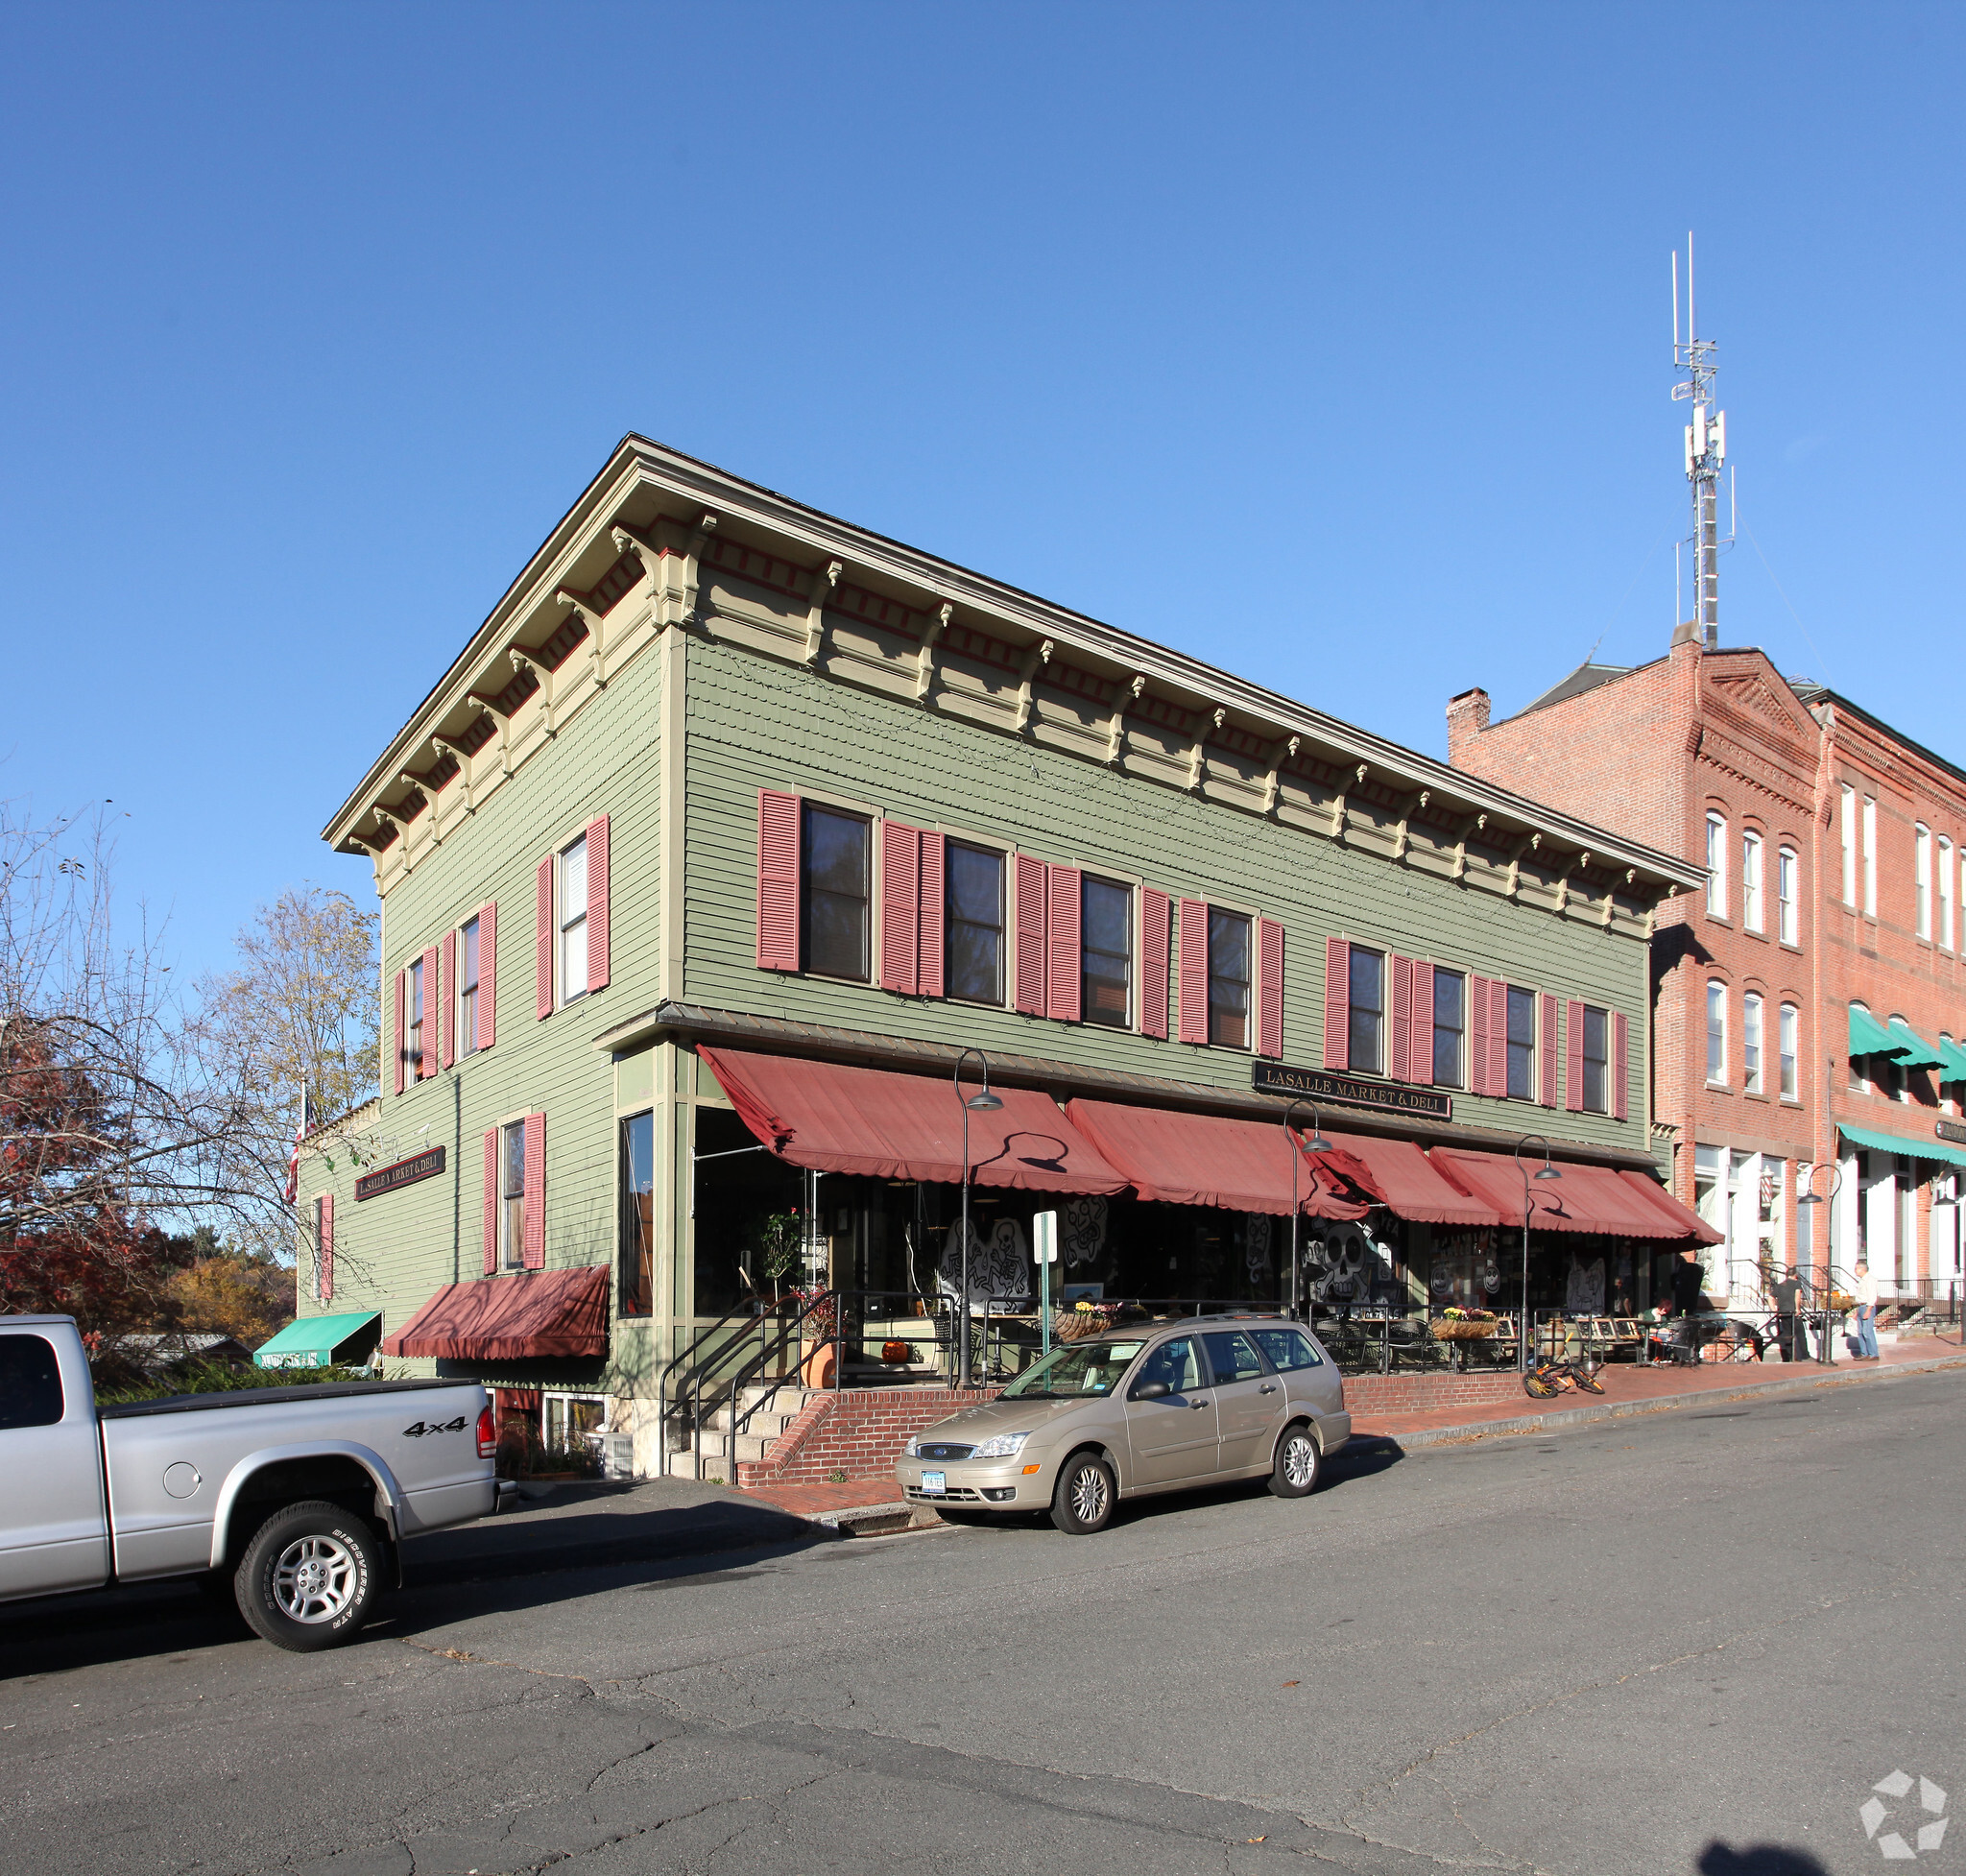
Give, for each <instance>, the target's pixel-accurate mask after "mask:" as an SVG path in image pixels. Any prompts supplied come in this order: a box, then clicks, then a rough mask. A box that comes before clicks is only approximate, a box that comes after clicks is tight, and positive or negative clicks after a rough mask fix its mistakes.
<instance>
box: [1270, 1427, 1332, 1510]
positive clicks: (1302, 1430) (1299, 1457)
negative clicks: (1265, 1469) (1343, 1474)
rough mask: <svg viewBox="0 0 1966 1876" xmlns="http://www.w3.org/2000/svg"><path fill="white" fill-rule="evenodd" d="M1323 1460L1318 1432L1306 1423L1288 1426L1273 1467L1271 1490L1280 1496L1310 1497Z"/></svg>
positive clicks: (1278, 1447) (1278, 1445)
mask: <svg viewBox="0 0 1966 1876" xmlns="http://www.w3.org/2000/svg"><path fill="white" fill-rule="evenodd" d="M1321 1463H1322V1459H1321V1456H1320V1455H1319V1453H1318V1450H1317V1436H1316V1434H1314V1433H1313V1432H1312V1431H1310V1429H1309V1428H1308V1427H1307V1426H1304V1425H1303V1424H1302V1423H1300V1424H1299V1425H1297V1426H1295V1427H1285V1428H1284V1429H1283V1438H1282V1439H1280V1440H1279V1441H1278V1442H1277V1459H1276V1463H1275V1464H1274V1465H1273V1466H1271V1468H1270V1490H1271V1491H1273V1492H1274V1493H1275V1494H1276V1495H1277V1496H1278V1497H1279V1498H1308V1497H1309V1496H1310V1494H1311V1493H1312V1492H1313V1491H1315V1490H1316V1489H1317V1475H1318V1468H1319V1466H1320V1465H1321Z"/></svg>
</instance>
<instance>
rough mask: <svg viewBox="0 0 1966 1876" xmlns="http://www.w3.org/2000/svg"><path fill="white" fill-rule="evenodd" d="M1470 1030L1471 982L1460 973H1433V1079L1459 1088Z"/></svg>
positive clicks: (1444, 1084)
mask: <svg viewBox="0 0 1966 1876" xmlns="http://www.w3.org/2000/svg"><path fill="white" fill-rule="evenodd" d="M1467 1030H1468V980H1467V978H1466V977H1464V976H1462V974H1460V973H1459V972H1458V971H1438V970H1437V971H1435V972H1434V974H1433V1080H1434V1086H1435V1087H1437V1088H1458V1087H1460V1086H1461V1085H1462V1082H1461V1049H1462V1044H1463V1041H1464V1039H1465V1037H1466V1035H1467Z"/></svg>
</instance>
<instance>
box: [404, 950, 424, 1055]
mask: <svg viewBox="0 0 1966 1876" xmlns="http://www.w3.org/2000/svg"><path fill="white" fill-rule="evenodd" d="M405 997H406V1001H407V1003H408V1006H409V1007H408V1018H409V1020H408V1022H405V1023H404V1024H403V1061H404V1063H405V1065H406V1067H407V1070H408V1073H409V1078H410V1079H411V1080H412V1081H417V1080H420V1079H421V1077H422V1073H423V960H422V959H421V958H419V959H418V960H417V961H416V963H414V964H413V965H411V966H410V969H409V989H408V991H407V992H406V994H405Z"/></svg>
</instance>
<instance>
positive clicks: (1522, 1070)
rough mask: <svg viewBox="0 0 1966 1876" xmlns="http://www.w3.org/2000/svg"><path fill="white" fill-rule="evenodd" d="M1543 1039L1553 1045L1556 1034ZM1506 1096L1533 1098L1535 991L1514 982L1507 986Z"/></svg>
mask: <svg viewBox="0 0 1966 1876" xmlns="http://www.w3.org/2000/svg"><path fill="white" fill-rule="evenodd" d="M1544 1043H1545V1046H1546V1047H1549V1048H1554V1047H1555V1046H1556V1038H1555V1037H1554V1036H1546V1037H1545V1038H1544ZM1509 1098H1510V1099H1511V1100H1515V1101H1533V1100H1534V1099H1535V1098H1536V993H1535V992H1534V991H1533V990H1518V989H1517V988H1516V987H1515V985H1514V984H1511V985H1510V986H1509Z"/></svg>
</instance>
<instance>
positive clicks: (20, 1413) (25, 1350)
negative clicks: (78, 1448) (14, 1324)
mask: <svg viewBox="0 0 1966 1876" xmlns="http://www.w3.org/2000/svg"><path fill="white" fill-rule="evenodd" d="M61 1409H62V1402H61V1369H60V1364H59V1363H58V1361H57V1360H56V1359H55V1344H54V1343H53V1342H51V1341H50V1340H49V1339H48V1338H47V1337H46V1336H45V1335H0V1428H7V1427H52V1426H53V1425H54V1424H55V1423H56V1422H57V1421H58V1420H60V1418H61ZM91 1463H93V1462H91Z"/></svg>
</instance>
